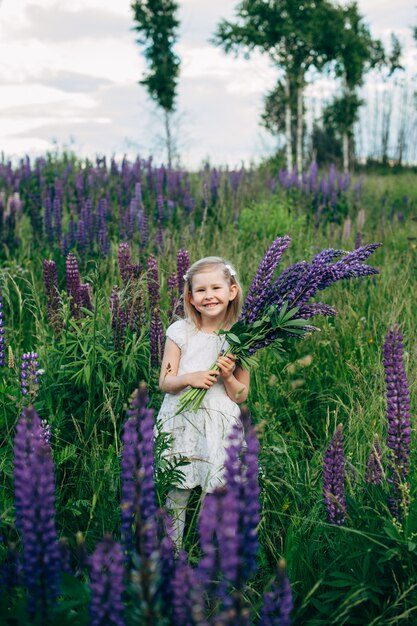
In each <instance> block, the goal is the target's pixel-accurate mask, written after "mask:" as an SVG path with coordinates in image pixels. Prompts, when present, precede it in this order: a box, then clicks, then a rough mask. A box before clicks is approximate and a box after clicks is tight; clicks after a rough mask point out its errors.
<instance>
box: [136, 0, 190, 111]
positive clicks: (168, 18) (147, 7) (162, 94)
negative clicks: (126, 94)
mask: <svg viewBox="0 0 417 626" xmlns="http://www.w3.org/2000/svg"><path fill="white" fill-rule="evenodd" d="M132 10H133V14H134V20H135V27H134V28H135V30H136V31H137V32H138V33H139V37H138V40H137V41H138V43H139V44H140V45H142V46H144V47H145V48H144V54H145V58H146V60H147V62H148V65H149V72H148V74H147V75H146V76H145V78H143V79H142V80H141V81H140V82H141V84H142V85H145V86H146V88H147V89H148V92H149V95H150V96H151V98H152V99H153V100H155V101H156V102H157V103H158V105H159V106H160V107H161V108H162V109H164V110H165V111H166V112H168V113H171V112H172V111H173V110H174V108H175V97H176V88H177V81H178V74H179V68H180V61H179V59H178V57H177V55H176V54H175V53H174V51H173V45H174V43H175V41H176V39H177V32H176V31H177V29H178V26H179V21H178V19H177V17H176V13H177V11H178V3H177V2H175V0H134V2H133V3H132Z"/></svg>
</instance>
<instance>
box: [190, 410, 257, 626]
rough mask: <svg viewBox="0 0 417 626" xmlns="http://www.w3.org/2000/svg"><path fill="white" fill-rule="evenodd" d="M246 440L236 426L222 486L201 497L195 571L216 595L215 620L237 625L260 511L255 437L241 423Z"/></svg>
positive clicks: (243, 617) (244, 617) (244, 619)
mask: <svg viewBox="0 0 417 626" xmlns="http://www.w3.org/2000/svg"><path fill="white" fill-rule="evenodd" d="M242 417H243V418H244V419H245V418H246V415H243V413H242ZM247 421H248V420H247ZM246 440H247V448H246V451H245V450H244V442H243V438H242V432H241V428H240V427H235V429H234V430H233V431H232V434H231V436H230V443H229V446H228V449H227V455H226V460H225V463H224V467H225V476H224V478H225V486H224V487H221V488H219V489H217V490H216V491H215V492H214V493H212V494H207V495H206V497H205V499H204V502H203V507H202V511H201V515H200V520H199V534H200V546H201V550H202V558H201V560H200V563H199V566H198V570H197V576H196V581H197V582H199V584H201V585H202V586H203V587H204V588H205V590H206V592H207V593H208V595H209V596H211V597H213V598H214V597H217V598H218V600H219V601H220V604H221V612H220V617H219V619H220V622H221V620H222V619H224V620H225V622H224V623H227V624H229V623H230V624H232V623H239V624H242V626H245V625H246V624H249V614H248V611H247V608H246V607H245V606H244V602H243V601H242V600H243V598H242V592H243V590H244V588H245V585H246V583H247V580H248V578H249V576H251V574H252V573H253V572H254V571H255V569H256V554H257V551H258V538H257V532H256V529H257V526H258V524H259V512H260V504H259V485H258V450H259V443H258V441H257V438H256V434H255V431H254V429H253V428H252V427H249V426H248V428H247V429H246ZM215 581H220V582H215ZM231 589H233V590H234V591H233V593H232V594H230V590H231ZM233 620H234V621H233ZM221 623H223V622H221Z"/></svg>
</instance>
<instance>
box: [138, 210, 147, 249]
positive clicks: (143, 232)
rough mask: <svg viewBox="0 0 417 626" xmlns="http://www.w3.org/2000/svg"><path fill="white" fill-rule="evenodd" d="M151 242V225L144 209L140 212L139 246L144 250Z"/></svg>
mask: <svg viewBox="0 0 417 626" xmlns="http://www.w3.org/2000/svg"><path fill="white" fill-rule="evenodd" d="M148 241H149V223H148V216H147V215H146V213H145V210H144V209H141V210H140V211H139V244H140V247H141V248H142V249H143V248H145V247H146V246H147V245H148Z"/></svg>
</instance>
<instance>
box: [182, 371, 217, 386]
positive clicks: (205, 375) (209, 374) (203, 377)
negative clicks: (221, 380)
mask: <svg viewBox="0 0 417 626" xmlns="http://www.w3.org/2000/svg"><path fill="white" fill-rule="evenodd" d="M218 375H219V372H218V371H216V370H206V371H201V372H193V373H192V374H188V384H189V385H191V387H197V388H200V389H210V387H212V386H213V385H214V383H215V382H216V380H217V376H218Z"/></svg>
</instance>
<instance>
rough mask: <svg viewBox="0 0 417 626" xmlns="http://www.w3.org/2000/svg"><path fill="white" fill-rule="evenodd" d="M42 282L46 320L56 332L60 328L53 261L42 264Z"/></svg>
mask: <svg viewBox="0 0 417 626" xmlns="http://www.w3.org/2000/svg"><path fill="white" fill-rule="evenodd" d="M43 281H44V286H45V293H46V297H47V307H48V319H49V321H50V323H51V326H52V327H53V329H54V330H55V331H56V330H58V329H59V327H60V325H61V324H60V320H59V293H58V274H57V270H56V263H55V261H46V260H45V261H44V262H43Z"/></svg>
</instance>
